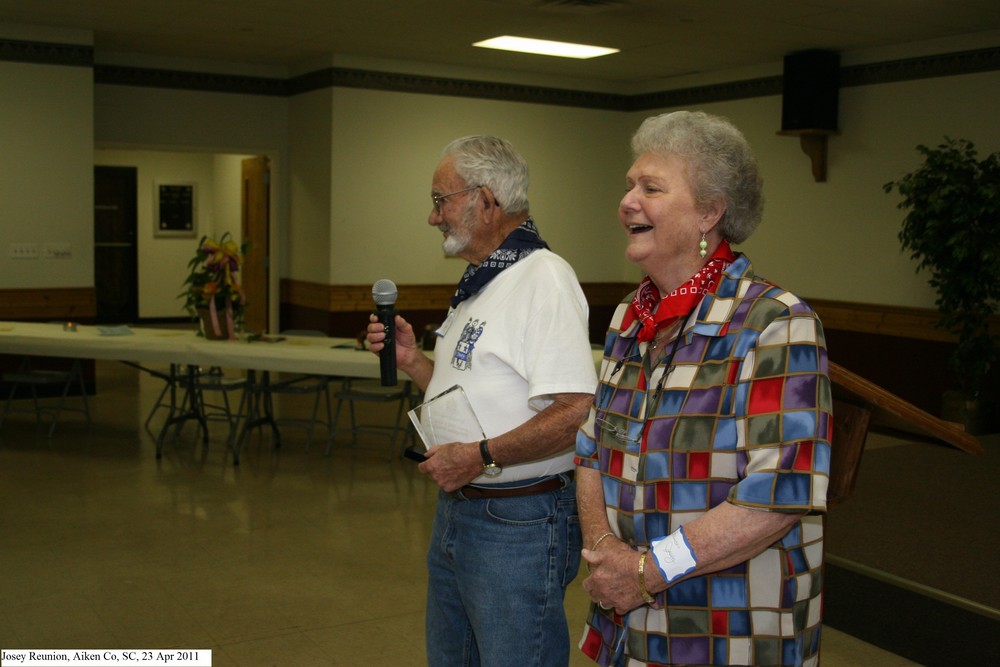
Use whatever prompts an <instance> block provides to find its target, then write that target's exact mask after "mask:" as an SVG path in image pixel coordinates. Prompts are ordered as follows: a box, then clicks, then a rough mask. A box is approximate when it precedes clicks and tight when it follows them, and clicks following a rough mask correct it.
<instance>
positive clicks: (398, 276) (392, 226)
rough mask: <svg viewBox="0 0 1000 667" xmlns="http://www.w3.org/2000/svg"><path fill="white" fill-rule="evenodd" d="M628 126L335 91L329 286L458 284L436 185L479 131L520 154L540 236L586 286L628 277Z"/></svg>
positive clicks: (498, 104) (567, 113)
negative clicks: (622, 202)
mask: <svg viewBox="0 0 1000 667" xmlns="http://www.w3.org/2000/svg"><path fill="white" fill-rule="evenodd" d="M621 120H622V116H621V114H619V113H616V112H608V111H591V110H585V109H567V108H563V107H551V106H545V105H538V104H524V103H517V102H502V101H489V100H474V99H461V98H450V97H435V96H430V95H413V94H404V93H389V92H378V91H364V90H356V89H336V90H335V91H334V105H333V128H334V136H333V156H332V162H333V169H332V173H331V181H330V184H331V192H332V193H333V194H332V202H333V203H332V224H331V239H330V241H331V255H332V257H334V261H333V262H332V263H331V267H330V276H329V282H331V283H334V284H336V283H354V284H357V283H368V282H373V281H375V280H378V279H379V278H391V279H393V280H394V281H396V282H399V283H442V282H443V283H449V282H457V280H458V279H459V278H460V277H461V273H462V271H463V270H464V269H465V263H464V262H462V261H461V260H457V259H446V258H445V257H444V255H443V254H442V252H441V249H440V246H441V240H442V239H441V235H440V233H438V232H437V231H436V230H435V229H433V228H431V227H430V226H428V223H427V218H428V215H429V213H430V210H431V199H430V192H431V177H432V175H433V171H434V168H435V167H436V165H437V163H438V160H439V159H440V155H441V150H442V149H443V148H444V146H445V145H446V144H447V143H448V142H450V141H451V140H452V139H455V138H457V137H461V136H465V135H469V134H478V133H488V134H496V135H499V136H502V137H504V138H506V139H508V140H510V141H511V142H512V143H513V144H514V145H515V146H516V147H517V148H518V149H519V150H520V151H521V152H522V153H523V154H524V156H525V158H526V159H527V161H528V164H529V170H530V175H531V187H530V189H529V192H528V195H529V199H530V205H531V211H532V213H533V215H534V216H535V221H536V222H537V224H538V227H539V230H540V232H541V234H542V238H544V239H545V240H546V241H547V242H548V243H549V245H550V246H551V247H552V248H553V249H554V250H555V251H557V252H559V253H560V254H562V255H563V256H565V257H566V258H567V260H569V261H570V262H571V263H572V264H573V266H574V267H575V268H576V270H577V272H578V274H579V276H580V278H581V280H586V281H618V280H621V279H622V268H623V267H622V262H621V261H620V259H616V258H620V257H621V255H622V252H623V249H624V239H621V238H619V237H620V235H619V234H617V228H616V227H615V225H614V224H613V221H614V219H615V218H614V215H615V202H616V201H617V199H616V198H617V197H618V195H619V193H620V187H619V185H620V183H621V182H622V181H621V179H620V178H618V176H617V174H618V173H619V172H622V171H623V168H624V166H625V165H626V164H627V157H628V156H627V153H626V152H625V151H624V148H623V147H624V143H623V137H624V134H623V129H622V126H621ZM293 263H294V258H293Z"/></svg>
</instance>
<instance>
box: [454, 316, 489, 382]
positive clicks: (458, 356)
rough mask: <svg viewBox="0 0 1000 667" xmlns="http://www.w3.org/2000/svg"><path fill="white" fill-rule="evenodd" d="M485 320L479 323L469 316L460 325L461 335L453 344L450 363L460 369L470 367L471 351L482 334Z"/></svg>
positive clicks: (465, 369)
mask: <svg viewBox="0 0 1000 667" xmlns="http://www.w3.org/2000/svg"><path fill="white" fill-rule="evenodd" d="M485 327H486V322H482V323H480V322H479V320H474V319H472V318H471V317H470V318H469V321H468V322H466V324H465V326H464V327H462V335H461V336H460V337H459V339H458V344H457V345H455V354H454V355H453V356H452V358H451V365H452V367H454V368H457V369H458V370H460V371H467V370H469V369H470V368H472V352H473V351H474V350H475V348H476V341H477V340H479V337H480V336H482V335H483V329H484V328H485Z"/></svg>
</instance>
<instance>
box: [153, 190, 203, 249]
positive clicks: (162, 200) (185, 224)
mask: <svg viewBox="0 0 1000 667" xmlns="http://www.w3.org/2000/svg"><path fill="white" fill-rule="evenodd" d="M197 193H198V188H197V184H195V183H173V182H170V183H167V182H159V181H157V182H156V183H154V184H153V224H154V229H153V235H154V236H173V237H189V236H197V235H198V216H197V211H198V200H197Z"/></svg>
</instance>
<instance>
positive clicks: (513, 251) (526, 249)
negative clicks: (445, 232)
mask: <svg viewBox="0 0 1000 667" xmlns="http://www.w3.org/2000/svg"><path fill="white" fill-rule="evenodd" d="M548 247H549V245H548V244H547V243H546V242H545V241H543V240H542V237H541V236H540V235H539V234H538V228H537V227H535V221H534V220H532V219H531V218H530V217H529V218H528V219H527V220H525V221H524V222H523V223H521V226H520V227H518V228H517V229H515V230H514V231H512V232H511V233H510V235H508V236H507V238H506V239H504V242H503V243H501V244H500V247H499V248H497V249H496V250H494V251H493V254H492V255H490V256H489V257H487V258H486V260H485V261H484V262H483V263H482V264H480V265H479V266H476V265H474V264H469V266H468V267H466V269H465V273H464V274H463V275H462V280H460V281H459V283H458V289H457V290H455V296H453V297H451V307H452V308H455V307H457V306H458V304H460V303H462V302H463V301H465V300H466V299H468V298H469V297H471V296H473V295H474V294H476V293H477V292H479V290H481V289H483V288H484V287H486V285H487V284H489V282H490V281H491V280H493V279H494V278H496V277H497V276H498V275H499V274H500V272H501V271H503V270H504V269H507V268H510V267H511V266H513V265H514V264H516V263H517V262H519V261H521V260H522V259H524V258H525V257H527V256H528V255H530V254H531V253H533V252H535V251H536V250H541V249H542V248H548Z"/></svg>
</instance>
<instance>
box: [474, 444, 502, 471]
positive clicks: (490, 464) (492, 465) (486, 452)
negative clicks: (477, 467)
mask: <svg viewBox="0 0 1000 667" xmlns="http://www.w3.org/2000/svg"><path fill="white" fill-rule="evenodd" d="M488 442H489V440H480V441H479V453H480V454H482V455H483V474H484V475H486V476H487V477H496V476H497V475H499V474H500V473H502V472H503V468H501V467H500V466H499V465H498V464H497V462H496V461H494V460H493V457H492V456H490V449H489V447H487V446H486V444H487V443H488Z"/></svg>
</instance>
